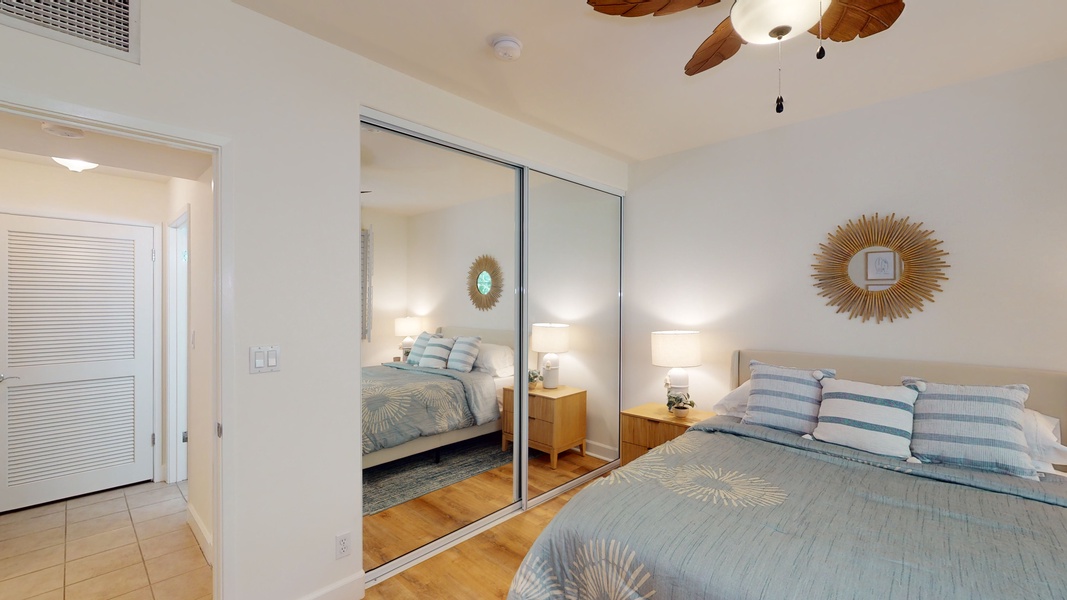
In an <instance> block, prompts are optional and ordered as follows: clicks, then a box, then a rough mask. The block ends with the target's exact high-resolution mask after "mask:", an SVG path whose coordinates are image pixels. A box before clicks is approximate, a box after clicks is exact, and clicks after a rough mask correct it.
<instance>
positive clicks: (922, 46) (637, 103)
mask: <svg viewBox="0 0 1067 600" xmlns="http://www.w3.org/2000/svg"><path fill="white" fill-rule="evenodd" d="M235 1H236V2H237V3H238V4H241V5H244V6H247V7H249V8H251V9H253V10H256V11H259V12H261V13H263V14H265V15H268V16H270V17H273V18H275V19H277V20H279V21H282V22H284V23H287V24H289V25H292V26H294V27H296V28H299V29H302V30H304V31H306V32H308V33H310V34H312V35H315V36H317V37H319V38H322V39H324V40H327V41H329V42H332V43H334V44H336V45H338V46H341V47H344V48H348V49H350V50H352V51H354V52H357V53H359V54H361V55H363V56H366V57H367V58H370V59H372V60H374V61H377V62H379V63H381V64H383V65H386V66H389V67H391V68H394V69H396V70H398V71H402V72H405V73H407V74H410V75H412V76H414V77H416V78H418V79H421V80H423V81H425V82H427V83H430V84H432V85H435V86H437V87H439V88H442V89H445V90H448V91H450V92H453V93H455V94H457V95H459V96H462V97H465V98H468V99H470V100H473V101H475V102H478V103H480V104H482V105H484V106H487V107H489V108H492V109H494V110H497V111H499V112H501V113H504V114H507V115H510V116H512V117H514V118H516V119H519V120H522V121H525V122H527V123H530V124H532V125H535V126H538V127H541V128H543V129H546V130H549V131H552V132H555V133H557V134H560V135H563V136H565V137H567V138H570V139H573V140H576V141H579V142H582V143H584V144H586V145H589V146H592V147H594V148H597V149H600V150H603V151H605V152H608V153H609V154H612V155H614V156H618V157H620V158H624V159H627V160H643V159H647V158H652V157H657V156H662V155H665V154H670V153H673V152H677V151H681V150H685V149H688V148H694V147H698V146H703V145H707V144H711V143H714V142H718V141H722V140H727V139H731V138H736V137H740V136H744V135H748V134H752V133H756V132H759V131H764V130H768V129H771V128H774V127H779V126H782V125H786V124H789V123H795V122H798V121H803V120H808V119H814V118H817V117H820V116H824V115H829V114H833V113H837V112H842V111H846V110H850V109H855V108H858V107H862V106H866V105H869V104H874V103H877V102H881V101H885V100H889V99H891V98H896V97H900V96H906V95H910V94H914V93H918V92H922V91H925V90H930V89H934V88H938V87H942V86H946V85H950V84H953V83H958V82H962V81H967V80H971V79H976V78H980V77H984V76H988V75H992V74H995V73H999V72H1004V71H1008V70H1012V69H1016V68H1020V67H1023V66H1026V65H1031V64H1036V63H1039V62H1044V61H1047V60H1052V59H1056V58H1060V57H1064V56H1067V36H1064V35H1063V34H1062V31H1061V29H1062V23H1065V22H1067V2H1065V1H1064V0H1026V1H1025V2H1012V1H1009V0H908V3H907V7H906V9H905V10H904V14H903V15H902V16H901V17H900V20H899V21H897V23H896V25H894V26H893V28H891V29H890V30H888V31H886V32H883V33H880V34H878V35H875V36H872V37H870V38H867V39H857V40H855V41H853V42H849V43H847V44H838V43H833V42H828V43H827V51H828V56H827V57H826V59H825V60H822V61H816V60H815V58H814V54H815V51H816V49H817V44H818V42H817V40H816V39H815V37H814V36H810V35H806V34H805V35H803V36H801V37H798V38H796V39H794V40H790V41H788V42H786V43H785V44H784V45H783V48H782V54H783V63H784V74H783V86H784V89H783V95H784V96H785V100H786V111H785V113H783V114H780V115H779V114H776V113H775V112H774V99H775V97H776V96H777V95H778V90H777V49H776V47H775V46H773V45H772V46H754V45H748V46H744V47H742V48H741V51H740V52H739V53H738V54H737V56H735V57H733V58H732V59H730V60H728V61H726V62H725V63H723V64H722V65H720V66H718V67H716V68H714V69H711V70H710V71H707V72H705V73H702V74H699V75H696V76H694V77H687V76H686V75H685V74H684V72H683V67H684V65H685V63H686V62H687V61H688V60H689V58H690V57H691V56H692V53H693V51H694V50H695V49H696V48H697V46H699V45H700V43H701V42H702V41H703V40H704V39H705V38H706V37H707V36H708V35H710V33H711V32H712V30H713V29H714V28H715V26H716V25H717V24H718V23H719V22H720V21H721V20H722V19H723V18H725V17H726V16H727V15H728V14H729V9H730V6H731V4H732V2H731V1H730V0H724V1H723V2H721V3H719V4H717V5H714V6H709V7H705V8H694V9H690V10H686V11H683V12H681V13H677V14H674V15H669V16H663V17H651V16H649V17H640V18H623V17H612V16H608V15H602V14H599V13H596V12H594V11H593V10H592V8H590V7H589V6H587V5H586V3H585V1H584V0H315V1H313V2H293V1H292V0H235ZM503 34H507V35H514V36H516V37H518V38H519V39H520V40H521V41H522V43H523V51H522V57H521V58H520V59H519V60H518V61H516V62H513V63H507V62H503V61H500V60H498V59H496V58H495V57H494V56H493V52H492V50H491V48H490V45H489V40H491V39H493V38H495V37H496V36H499V35H503Z"/></svg>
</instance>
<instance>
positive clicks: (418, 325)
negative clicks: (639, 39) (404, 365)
mask: <svg viewBox="0 0 1067 600" xmlns="http://www.w3.org/2000/svg"><path fill="white" fill-rule="evenodd" d="M420 333H422V319H420V318H418V317H400V318H398V319H397V320H396V321H394V323H393V334H395V335H396V336H397V337H400V336H404V341H402V342H400V350H401V351H403V353H404V355H403V357H402V358H401V360H407V359H408V353H410V352H411V347H412V346H414V345H415V338H414V337H412V336H415V335H419V334H420Z"/></svg>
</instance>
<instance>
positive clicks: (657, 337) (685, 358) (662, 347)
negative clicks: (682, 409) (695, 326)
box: [652, 331, 700, 394]
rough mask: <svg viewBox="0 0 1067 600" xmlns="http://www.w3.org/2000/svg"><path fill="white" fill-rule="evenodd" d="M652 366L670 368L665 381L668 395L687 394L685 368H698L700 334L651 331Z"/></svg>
mask: <svg viewBox="0 0 1067 600" xmlns="http://www.w3.org/2000/svg"><path fill="white" fill-rule="evenodd" d="M652 364H653V365H656V366H657V367H670V369H671V370H670V371H667V380H666V383H667V387H668V388H670V389H669V390H668V392H667V393H668V394H688V393H689V373H686V372H685V367H698V366H700V332H699V331H653V332H652Z"/></svg>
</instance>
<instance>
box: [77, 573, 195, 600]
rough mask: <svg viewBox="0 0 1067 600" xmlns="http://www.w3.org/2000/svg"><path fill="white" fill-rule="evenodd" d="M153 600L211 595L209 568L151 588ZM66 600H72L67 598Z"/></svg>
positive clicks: (189, 599) (192, 598)
mask: <svg viewBox="0 0 1067 600" xmlns="http://www.w3.org/2000/svg"><path fill="white" fill-rule="evenodd" d="M152 593H153V595H155V600H197V599H198V598H202V597H204V596H206V595H209V594H211V567H200V568H199V569H197V570H195V571H190V572H188V573H184V574H182V575H178V576H177V577H171V578H170V579H166V580H164V581H161V582H159V583H157V584H154V585H153V586H152ZM67 600H74V599H72V598H70V596H67Z"/></svg>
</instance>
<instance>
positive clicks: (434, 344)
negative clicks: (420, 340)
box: [419, 335, 456, 369]
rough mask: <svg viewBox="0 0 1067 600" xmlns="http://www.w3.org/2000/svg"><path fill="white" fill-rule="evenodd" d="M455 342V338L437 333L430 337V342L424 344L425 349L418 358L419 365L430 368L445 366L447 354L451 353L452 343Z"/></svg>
mask: <svg viewBox="0 0 1067 600" xmlns="http://www.w3.org/2000/svg"><path fill="white" fill-rule="evenodd" d="M455 343H456V339H455V338H450V337H448V338H446V337H441V336H439V335H437V336H434V337H432V338H430V342H429V343H428V344H426V351H425V352H423V353H422V358H420V359H419V366H420V367H430V368H431V369H443V368H445V367H446V366H447V365H448V355H449V354H451V353H452V345H453V344H455Z"/></svg>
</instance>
